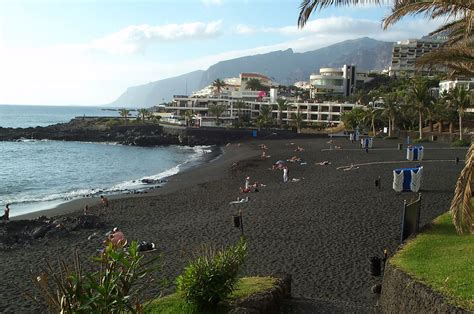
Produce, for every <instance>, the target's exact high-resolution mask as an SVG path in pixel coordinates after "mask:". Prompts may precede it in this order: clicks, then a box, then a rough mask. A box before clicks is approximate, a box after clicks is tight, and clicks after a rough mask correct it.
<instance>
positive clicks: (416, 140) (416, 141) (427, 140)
mask: <svg viewBox="0 0 474 314" xmlns="http://www.w3.org/2000/svg"><path fill="white" fill-rule="evenodd" d="M429 142H430V140H429V139H427V138H417V139H414V140H413V143H429Z"/></svg>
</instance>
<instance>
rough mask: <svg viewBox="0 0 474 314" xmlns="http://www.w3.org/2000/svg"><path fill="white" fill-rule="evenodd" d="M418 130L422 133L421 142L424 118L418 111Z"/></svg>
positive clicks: (421, 135)
mask: <svg viewBox="0 0 474 314" xmlns="http://www.w3.org/2000/svg"><path fill="white" fill-rule="evenodd" d="M418 130H419V132H420V140H421V139H422V138H423V116H422V114H421V110H418Z"/></svg>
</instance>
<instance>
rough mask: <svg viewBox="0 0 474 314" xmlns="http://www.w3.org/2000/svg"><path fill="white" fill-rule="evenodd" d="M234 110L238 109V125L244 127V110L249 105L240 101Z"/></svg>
mask: <svg viewBox="0 0 474 314" xmlns="http://www.w3.org/2000/svg"><path fill="white" fill-rule="evenodd" d="M234 108H235V109H237V117H238V124H239V126H241V125H242V109H245V108H247V104H246V103H245V102H244V101H242V100H239V101H237V102H236V103H235V104H234Z"/></svg>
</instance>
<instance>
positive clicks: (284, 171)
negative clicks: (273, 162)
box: [283, 166, 288, 182]
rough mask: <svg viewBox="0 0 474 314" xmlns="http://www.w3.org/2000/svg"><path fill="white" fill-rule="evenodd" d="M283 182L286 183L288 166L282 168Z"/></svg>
mask: <svg viewBox="0 0 474 314" xmlns="http://www.w3.org/2000/svg"><path fill="white" fill-rule="evenodd" d="M283 182H288V166H285V167H283Z"/></svg>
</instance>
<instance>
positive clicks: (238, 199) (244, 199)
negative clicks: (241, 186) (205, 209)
mask: <svg viewBox="0 0 474 314" xmlns="http://www.w3.org/2000/svg"><path fill="white" fill-rule="evenodd" d="M248 201H249V197H248V196H247V197H246V198H242V199H241V198H238V197H237V200H236V201H233V202H230V203H229V205H230V204H242V203H247V202H248Z"/></svg>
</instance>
